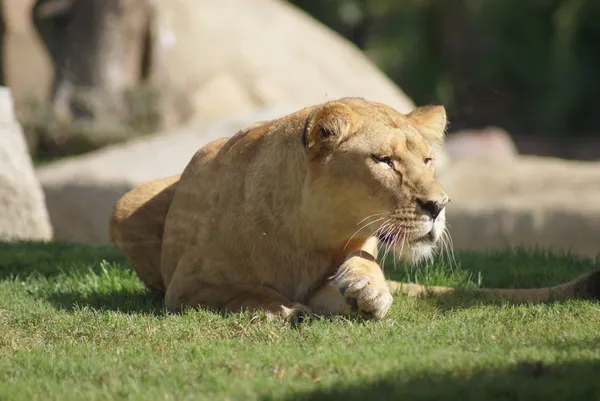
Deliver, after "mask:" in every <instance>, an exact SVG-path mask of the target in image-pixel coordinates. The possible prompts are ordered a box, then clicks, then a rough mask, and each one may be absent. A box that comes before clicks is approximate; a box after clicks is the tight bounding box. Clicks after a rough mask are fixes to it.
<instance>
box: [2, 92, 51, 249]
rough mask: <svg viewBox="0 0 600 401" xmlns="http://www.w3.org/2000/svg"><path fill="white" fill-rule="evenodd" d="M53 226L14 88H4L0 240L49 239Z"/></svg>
mask: <svg viewBox="0 0 600 401" xmlns="http://www.w3.org/2000/svg"><path fill="white" fill-rule="evenodd" d="M51 237H52V228H51V226H50V221H49V218H48V212H47V210H46V207H45V204H44V195H43V193H42V189H41V187H40V184H39V183H38V181H37V179H36V177H35V173H34V169H33V164H32V162H31V159H30V157H29V153H28V152H27V145H26V143H25V139H24V138H23V132H22V131H21V126H20V125H19V123H17V122H16V121H15V118H14V115H13V105H12V100H11V96H10V90H9V89H7V88H5V87H1V88H0V241H12V240H49V239H51Z"/></svg>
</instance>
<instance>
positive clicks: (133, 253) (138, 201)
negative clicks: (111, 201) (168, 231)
mask: <svg viewBox="0 0 600 401" xmlns="http://www.w3.org/2000/svg"><path fill="white" fill-rule="evenodd" d="M179 178H180V175H176V176H171V177H167V178H162V179H160V180H155V181H151V182H148V183H146V184H143V185H140V186H139V187H136V188H134V189H132V190H131V191H129V192H127V193H126V194H125V195H123V196H122V197H121V198H120V199H119V200H118V201H117V202H116V203H115V206H114V208H113V214H112V216H111V219H110V239H111V241H112V242H113V243H114V244H115V245H116V246H117V248H119V249H120V250H121V251H122V252H123V253H124V254H125V256H126V257H127V259H128V260H129V262H130V263H131V265H132V267H133V269H134V270H135V271H136V273H137V274H138V276H139V277H140V279H141V280H142V282H143V283H144V284H145V285H146V287H147V288H148V289H149V290H150V291H157V292H164V291H165V285H164V282H163V278H162V275H161V271H160V261H161V253H162V238H163V231H164V228H165V220H166V217H167V213H168V211H169V207H170V206H171V202H172V200H173V196H174V193H175V186H176V184H177V182H178V181H179Z"/></svg>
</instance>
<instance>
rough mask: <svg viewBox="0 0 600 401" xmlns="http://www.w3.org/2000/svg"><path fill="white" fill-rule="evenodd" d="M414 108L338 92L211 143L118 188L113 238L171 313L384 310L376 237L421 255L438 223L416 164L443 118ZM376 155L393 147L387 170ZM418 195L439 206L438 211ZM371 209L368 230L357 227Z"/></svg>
mask: <svg viewBox="0 0 600 401" xmlns="http://www.w3.org/2000/svg"><path fill="white" fill-rule="evenodd" d="M417 110H418V111H419V112H416V113H413V114H412V115H406V116H405V115H402V114H400V113H397V112H396V111H394V110H392V109H391V108H389V107H386V106H384V105H381V104H377V103H371V102H366V101H364V100H361V99H341V100H339V101H336V102H331V103H327V104H325V105H317V106H313V107H309V108H306V109H303V110H300V111H298V112H296V113H293V114H290V115H288V116H285V117H283V118H281V119H279V120H273V121H266V122H261V123H258V124H255V125H254V126H252V127H250V128H247V129H245V130H242V131H240V132H238V133H237V134H236V135H234V136H233V137H232V138H230V139H220V140H216V141H214V142H212V143H210V144H208V145H206V146H205V147H203V148H202V149H201V150H199V151H198V152H197V153H196V155H195V156H194V157H193V158H192V160H191V161H190V163H189V164H188V165H187V167H186V169H185V170H184V171H183V173H182V174H181V175H180V176H179V175H178V176H173V177H168V178H165V179H160V180H156V181H153V182H151V183H147V184H144V185H142V186H140V187H138V188H135V189H134V190H132V191H130V192H129V193H127V194H126V195H124V196H123V197H122V198H121V199H120V200H119V201H118V202H117V204H116V205H115V211H114V215H113V218H112V220H111V238H112V240H113V242H114V243H115V244H116V245H117V246H118V247H119V248H120V249H121V250H123V252H124V253H125V254H126V255H127V257H128V258H129V260H130V262H131V264H132V265H133V267H134V269H136V271H137V273H138V275H139V276H140V278H141V279H142V281H143V282H144V283H145V284H146V286H147V287H148V288H149V289H151V290H155V291H161V292H165V302H166V305H167V307H168V308H169V309H171V310H178V309H180V308H182V307H185V306H204V307H209V308H214V309H218V310H241V309H244V308H251V309H264V310H266V311H267V312H270V313H272V314H274V315H280V316H284V317H288V316H290V315H294V314H295V313H296V312H306V311H308V310H309V308H310V310H312V311H313V312H322V313H334V314H340V313H341V314H347V313H351V312H352V311H353V310H355V309H356V307H358V310H361V311H363V312H368V313H370V314H372V315H374V316H376V317H381V316H383V315H385V313H386V312H387V309H388V308H389V304H391V295H390V294H389V289H388V285H387V284H386V281H385V279H384V277H383V274H382V272H381V270H380V268H379V266H378V265H377V263H376V258H377V244H378V242H379V241H385V240H388V241H389V240H390V238H392V237H393V241H394V244H393V245H395V243H396V242H398V239H399V238H400V237H401V238H402V248H403V249H402V250H401V251H403V252H405V253H407V255H408V256H409V257H411V258H413V259H418V258H419V257H422V256H427V255H428V254H429V253H430V252H431V250H432V248H433V244H434V243H435V242H436V241H437V240H438V239H439V236H440V235H441V232H443V230H444V224H445V223H444V222H445V217H444V213H443V212H444V211H443V206H444V205H445V203H444V202H447V200H445V201H444V197H445V194H444V192H443V189H442V188H441V187H440V186H439V184H438V183H437V182H436V181H435V179H434V177H433V167H432V166H429V165H428V164H427V163H425V164H423V165H421V164H419V163H421V161H422V160H423V159H425V160H427V159H428V158H430V157H431V156H429V154H430V152H431V146H430V145H431V143H434V142H436V141H440V140H441V138H442V137H443V131H444V127H445V114H443V121H442V120H441V117H440V116H441V114H440V111H439V109H438V110H432V109H425V108H424V109H417ZM442 111H443V109H442ZM363 150H364V151H363ZM369 152H370V153H369ZM374 152H386V154H388V153H389V154H391V155H393V157H394V160H395V162H394V163H395V164H394V165H392V168H393V169H394V172H391V171H392V170H389V169H388V170H384V167H385V166H384V165H383V164H382V163H381V162H379V163H377V162H373V160H370V159H369V157H370V155H371V153H372V154H373V155H376V154H379V153H374ZM367 159H369V160H367ZM375 160H376V161H377V160H379V159H377V157H376V158H375ZM382 160H386V161H389V160H388V159H386V158H384V159H382ZM388 164H389V163H388ZM385 168H387V167H385ZM422 199H425V201H423V200H422ZM439 199H441V200H439ZM415 202H416V203H415ZM427 202H430V203H431V202H434V203H435V202H438V203H440V204H441V206H439V207H438V209H437V210H434V211H435V212H436V213H435V215H433V214H431V213H433V212H427V211H430V208H428V207H426V206H424V205H426V204H427ZM415 204H417V206H415ZM419 205H420V206H419ZM378 209H379V210H378ZM382 210H383V211H387V210H394V212H393V213H394V215H393V216H394V217H393V224H394V227H396V226H397V227H396V228H395V229H394V230H391V229H389V230H388V231H385V232H384V231H383V230H384V229H383V228H382V226H383V224H384V223H385V224H388V225H391V224H392V223H390V221H391V220H390V219H391V218H390V219H387V221H384V219H383V218H381V219H379V220H377V219H376V217H377V213H379V215H382V214H384V213H383V212H382ZM386 213H388V214H391V212H386ZM427 213H429V214H427ZM438 214H439V217H438ZM369 215H373V218H372V219H371V220H373V222H372V223H371V224H373V226H372V227H367V226H365V227H362V228H361V226H359V225H360V224H361V223H362V222H361V220H364V219H365V218H369V217H370V216H369ZM431 217H433V218H431ZM367 223H368V221H367ZM377 227H379V229H377ZM383 227H385V226H383ZM423 227H426V229H424V228H423ZM429 230H431V231H429ZM413 237H415V238H416V237H418V238H416V239H414V240H413V239H412V238H413ZM422 238H426V239H425V240H421V239H422ZM405 243H406V250H404V245H405ZM411 252H412V253H411Z"/></svg>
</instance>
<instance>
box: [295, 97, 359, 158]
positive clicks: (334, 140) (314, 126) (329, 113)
mask: <svg viewBox="0 0 600 401" xmlns="http://www.w3.org/2000/svg"><path fill="white" fill-rule="evenodd" d="M355 121H357V115H356V113H355V112H354V111H353V110H352V109H351V108H350V107H348V106H347V105H345V104H343V103H338V102H332V103H327V104H325V105H324V106H322V107H319V108H317V109H316V110H314V111H312V112H311V114H310V115H309V117H308V120H307V121H306V126H305V128H304V132H303V133H302V142H303V143H304V146H305V147H306V148H307V150H308V151H309V152H310V153H311V154H313V155H317V154H321V153H322V152H324V151H328V150H332V149H334V148H335V146H336V145H338V144H339V143H340V142H341V141H342V139H343V138H345V137H346V135H348V133H349V132H350V131H351V129H352V126H353V125H354V123H355Z"/></svg>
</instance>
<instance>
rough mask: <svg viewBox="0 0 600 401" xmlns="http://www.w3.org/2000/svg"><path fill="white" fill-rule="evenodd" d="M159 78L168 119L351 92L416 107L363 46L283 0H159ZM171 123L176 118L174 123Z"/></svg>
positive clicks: (154, 72) (155, 67)
mask: <svg viewBox="0 0 600 401" xmlns="http://www.w3.org/2000/svg"><path fill="white" fill-rule="evenodd" d="M153 7H154V12H153V14H154V15H155V22H154V25H153V26H154V28H153V30H154V36H155V38H156V39H155V43H154V48H153V51H152V54H153V61H152V67H151V74H150V77H151V80H152V81H153V82H155V83H156V84H157V85H158V87H159V89H160V92H161V93H163V94H164V96H165V98H164V102H165V106H164V109H165V112H166V113H168V116H167V117H166V118H167V120H173V121H179V120H182V119H185V118H186V114H189V115H191V116H194V117H196V118H204V119H207V118H220V117H224V116H228V115H236V114H241V113H246V112H249V111H251V110H254V109H255V108H257V107H258V108H262V107H273V106H279V105H281V104H302V105H309V104H316V103H321V102H323V101H327V100H331V99H335V98H338V97H344V96H361V97H365V98H369V99H371V100H375V101H381V102H383V103H386V104H389V105H390V106H392V107H395V108H396V109H398V110H399V111H401V112H407V111H410V110H412V108H413V107H414V105H413V103H412V101H411V100H410V99H408V98H407V97H406V95H404V93H402V92H401V91H400V90H399V89H398V88H397V87H396V86H395V85H394V83H393V82H392V81H391V80H390V79H389V78H388V77H387V76H385V75H384V74H383V73H382V72H381V71H380V70H379V69H378V68H377V67H376V66H375V64H374V63H373V62H372V61H370V60H369V59H368V58H367V57H366V56H365V55H364V54H363V53H362V52H361V51H360V50H359V49H358V48H357V47H356V46H354V45H353V44H352V43H350V42H349V41H347V40H346V39H344V38H342V37H341V36H340V35H338V34H337V33H335V32H334V31H333V30H331V29H329V28H327V27H325V26H324V25H322V24H320V23H319V22H317V21H316V20H315V19H314V18H312V17H310V16H309V15H308V14H306V13H304V12H303V11H301V10H299V9H297V8H296V7H294V6H292V5H290V4H289V3H287V2H284V1H281V0H253V1H248V0H219V1H214V0H168V1H166V0H162V1H155V2H153ZM167 125H169V124H167Z"/></svg>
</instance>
